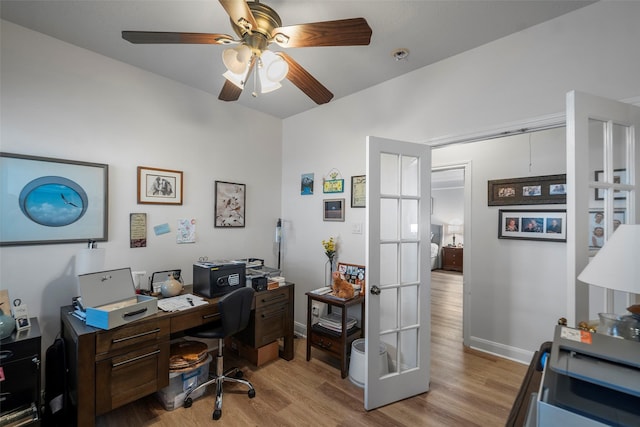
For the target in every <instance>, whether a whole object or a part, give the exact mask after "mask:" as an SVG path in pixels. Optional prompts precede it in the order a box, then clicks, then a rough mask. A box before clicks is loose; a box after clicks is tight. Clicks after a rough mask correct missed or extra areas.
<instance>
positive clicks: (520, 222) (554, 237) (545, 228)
mask: <svg viewBox="0 0 640 427" xmlns="http://www.w3.org/2000/svg"><path fill="white" fill-rule="evenodd" d="M498 238H499V239H518V240H546V241H550V242H566V241H567V211H566V209H556V210H504V209H500V210H499V211H498Z"/></svg>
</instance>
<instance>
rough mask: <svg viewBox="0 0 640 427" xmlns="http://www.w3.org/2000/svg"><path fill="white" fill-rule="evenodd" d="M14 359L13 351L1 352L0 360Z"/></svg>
mask: <svg viewBox="0 0 640 427" xmlns="http://www.w3.org/2000/svg"><path fill="white" fill-rule="evenodd" d="M12 357H13V351H11V350H2V351H0V360H4V359H11V358H12Z"/></svg>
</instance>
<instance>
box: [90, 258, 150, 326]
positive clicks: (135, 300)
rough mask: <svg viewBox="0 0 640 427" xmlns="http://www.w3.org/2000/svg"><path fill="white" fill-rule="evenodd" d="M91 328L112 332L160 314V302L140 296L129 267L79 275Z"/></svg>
mask: <svg viewBox="0 0 640 427" xmlns="http://www.w3.org/2000/svg"><path fill="white" fill-rule="evenodd" d="M78 281H79V283H80V293H81V295H82V304H83V305H84V307H85V311H86V314H87V317H86V322H87V325H89V326H94V327H96V328H101V329H111V328H115V327H117V326H121V325H124V324H127V323H130V322H133V321H134V320H138V319H142V318H143V317H147V316H150V315H152V314H155V313H157V312H158V300H157V299H156V298H154V297H149V296H145V295H137V294H136V290H135V286H134V284H133V278H132V276H131V269H130V268H128V267H127V268H121V269H118V270H108V271H100V272H97V273H89V274H82V275H80V276H78Z"/></svg>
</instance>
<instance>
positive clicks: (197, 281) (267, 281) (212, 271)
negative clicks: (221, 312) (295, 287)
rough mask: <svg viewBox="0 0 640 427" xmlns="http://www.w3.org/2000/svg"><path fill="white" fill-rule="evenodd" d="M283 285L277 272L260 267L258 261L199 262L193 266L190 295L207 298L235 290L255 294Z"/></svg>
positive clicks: (202, 259)
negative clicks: (193, 293) (243, 288)
mask: <svg viewBox="0 0 640 427" xmlns="http://www.w3.org/2000/svg"><path fill="white" fill-rule="evenodd" d="M284 282H285V279H284V277H281V276H280V270H279V269H276V268H272V267H267V266H265V265H264V260H262V259H259V258H243V259H238V260H214V261H209V260H208V258H207V257H204V258H201V259H200V260H199V261H198V262H196V263H194V264H193V291H194V292H195V293H197V294H199V295H202V296H205V297H207V298H214V297H218V296H222V295H224V294H227V293H229V292H231V291H233V290H234V289H236V288H237V287H239V286H249V287H252V288H253V289H254V290H255V291H256V292H260V291H265V290H273V289H277V288H279V287H280V286H281V285H283V284H284Z"/></svg>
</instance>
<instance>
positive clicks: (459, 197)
mask: <svg viewBox="0 0 640 427" xmlns="http://www.w3.org/2000/svg"><path fill="white" fill-rule="evenodd" d="M431 197H432V198H433V214H432V215H431V223H432V224H442V245H449V244H451V243H453V235H452V234H451V233H448V231H447V225H448V224H452V221H460V222H464V187H458V188H438V189H436V188H432V189H431ZM463 226H464V224H463ZM457 244H464V235H462V234H459V233H456V245H457Z"/></svg>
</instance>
